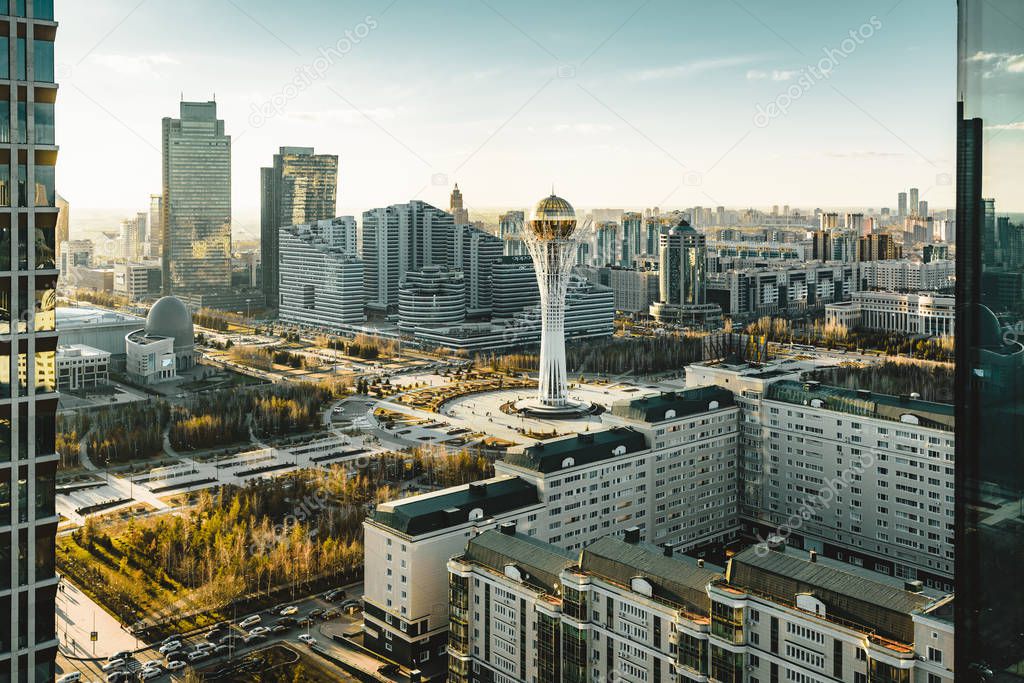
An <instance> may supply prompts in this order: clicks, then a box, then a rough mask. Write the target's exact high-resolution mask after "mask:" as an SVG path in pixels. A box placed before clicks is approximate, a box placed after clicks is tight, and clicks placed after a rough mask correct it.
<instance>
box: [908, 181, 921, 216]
mask: <svg viewBox="0 0 1024 683" xmlns="http://www.w3.org/2000/svg"><path fill="white" fill-rule="evenodd" d="M920 195H921V192H920V190H918V189H917V188H916V187H912V188H910V207H909V208H910V215H911V216H920V215H921V211H920V208H921V206H920Z"/></svg>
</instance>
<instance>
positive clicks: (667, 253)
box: [650, 220, 722, 326]
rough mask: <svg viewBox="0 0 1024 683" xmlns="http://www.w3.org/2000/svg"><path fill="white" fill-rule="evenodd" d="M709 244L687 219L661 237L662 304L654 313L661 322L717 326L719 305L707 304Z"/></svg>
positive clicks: (657, 304) (656, 304)
mask: <svg viewBox="0 0 1024 683" xmlns="http://www.w3.org/2000/svg"><path fill="white" fill-rule="evenodd" d="M707 258H708V251H707V242H706V239H705V237H704V235H703V234H702V233H699V232H697V231H696V230H694V229H693V228H692V227H690V224H689V223H687V222H686V221H685V220H683V221H681V222H680V223H679V225H677V226H676V227H674V228H672V229H671V230H669V231H668V232H667V233H666V234H663V235H661V236H660V243H659V245H658V276H659V287H658V301H657V302H655V303H654V304H652V305H651V308H650V312H651V315H652V316H654V317H655V318H656V319H657V320H658V321H659V322H674V323H680V324H693V325H697V326H715V325H716V324H717V322H718V321H720V320H721V316H722V310H721V308H720V307H719V305H718V304H709V303H707Z"/></svg>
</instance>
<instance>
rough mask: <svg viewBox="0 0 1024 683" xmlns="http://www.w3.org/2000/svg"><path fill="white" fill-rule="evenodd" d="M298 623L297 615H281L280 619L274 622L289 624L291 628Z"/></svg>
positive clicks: (282, 624) (276, 623)
mask: <svg viewBox="0 0 1024 683" xmlns="http://www.w3.org/2000/svg"><path fill="white" fill-rule="evenodd" d="M297 623H299V620H298V619H296V618H295V617H281V618H280V619H278V620H277V621H275V622H274V625H276V626H287V627H288V628H291V627H292V626H295V624H297Z"/></svg>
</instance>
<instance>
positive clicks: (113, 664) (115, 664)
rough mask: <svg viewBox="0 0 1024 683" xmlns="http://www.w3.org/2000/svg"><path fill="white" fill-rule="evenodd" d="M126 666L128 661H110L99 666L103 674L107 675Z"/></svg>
mask: <svg viewBox="0 0 1024 683" xmlns="http://www.w3.org/2000/svg"><path fill="white" fill-rule="evenodd" d="M127 665H128V660H127V659H112V660H110V661H109V662H107V663H106V664H104V665H103V666H101V667H100V669H101V670H102V671H103V673H109V672H111V671H117V670H118V669H123V668H124V667H125V666H127Z"/></svg>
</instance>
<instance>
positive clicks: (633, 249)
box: [619, 211, 644, 268]
mask: <svg viewBox="0 0 1024 683" xmlns="http://www.w3.org/2000/svg"><path fill="white" fill-rule="evenodd" d="M643 224H644V217H643V214H640V213H636V212H635V211H627V212H626V213H624V214H622V249H621V250H620V252H619V256H620V260H619V265H621V266H623V267H625V268H630V267H632V266H633V261H635V260H636V259H637V258H638V257H640V256H641V255H642V251H641V249H642V247H643V232H642V231H643Z"/></svg>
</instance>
